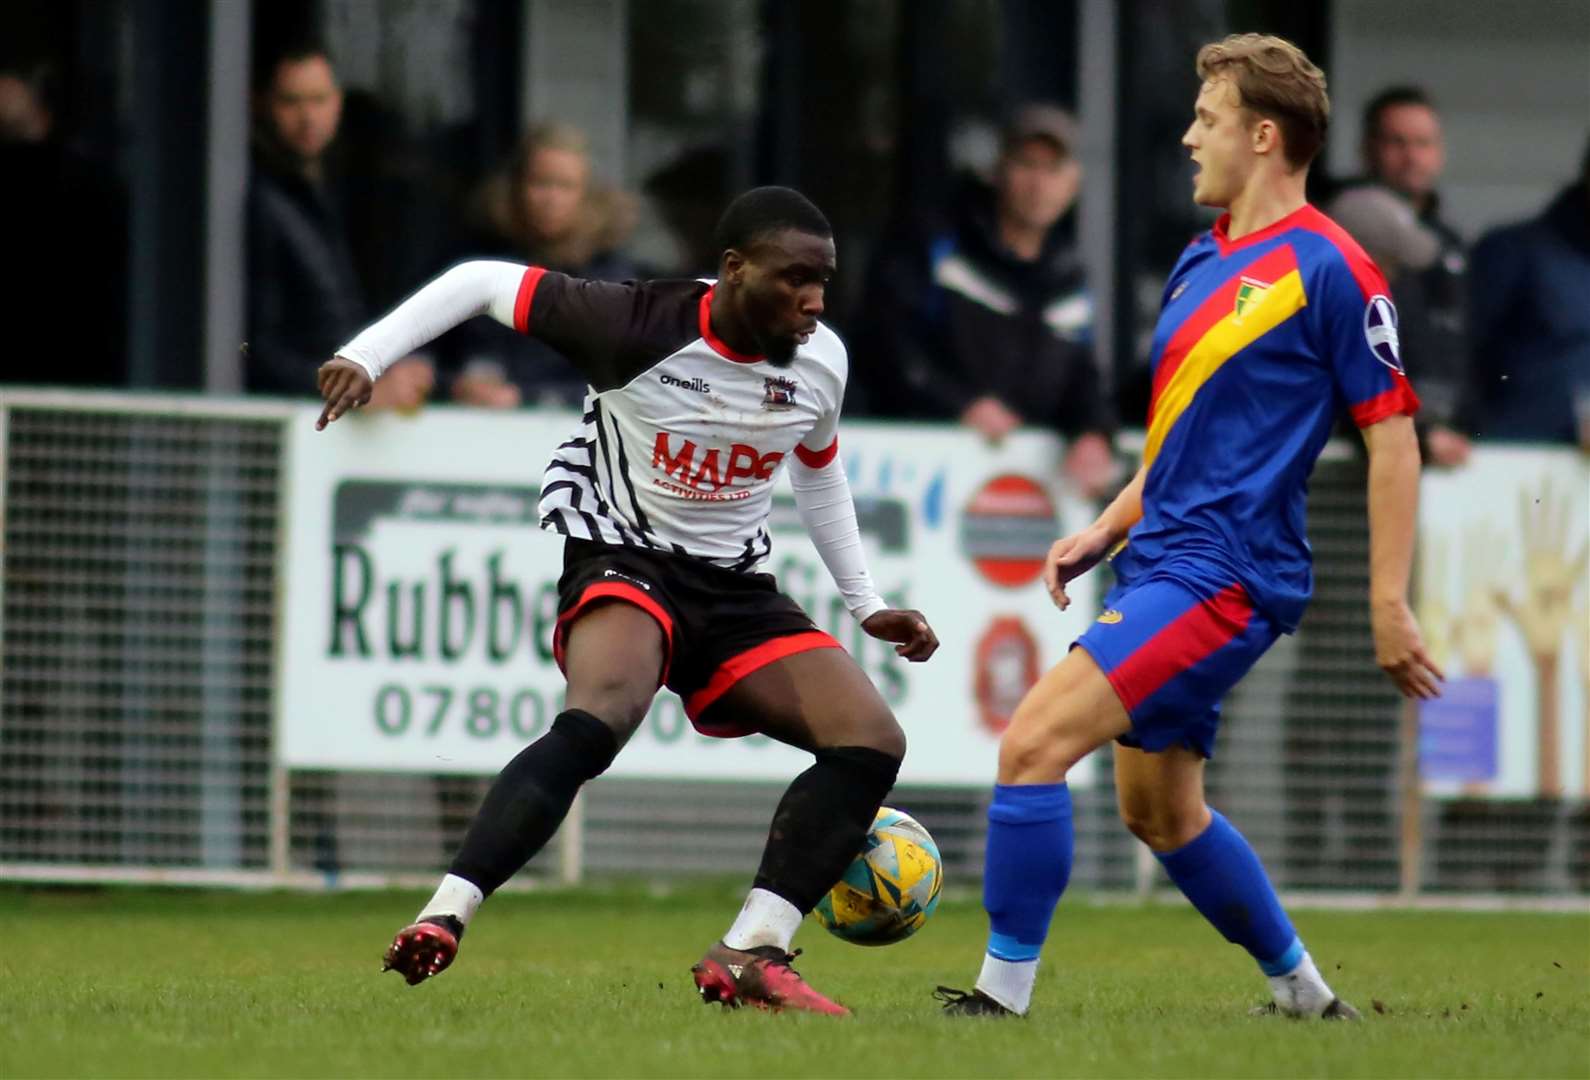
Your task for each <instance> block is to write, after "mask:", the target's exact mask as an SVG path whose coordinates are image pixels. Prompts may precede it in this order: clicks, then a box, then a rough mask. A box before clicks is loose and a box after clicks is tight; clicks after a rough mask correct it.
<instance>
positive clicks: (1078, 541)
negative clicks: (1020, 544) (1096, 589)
mask: <svg viewBox="0 0 1590 1080" xmlns="http://www.w3.org/2000/svg"><path fill="white" fill-rule="evenodd" d="M1147 472H1148V467H1147V466H1143V467H1142V468H1139V469H1138V470H1137V475H1136V476H1134V477H1132V482H1131V483H1130V484H1127V485H1126V487H1124V488H1122V489H1121V493H1120V494H1119V495H1117V496H1116V497H1115V498H1114V500H1113V501H1111V503H1110V505H1109V506H1106V507H1105V508H1104V512H1103V513H1102V514H1100V515H1099V516H1098V519H1097V520H1095V521H1094V522H1093V524H1091V525H1089V526H1088V527H1087V528H1085V529H1083V530H1082V531H1081V532H1074V533H1072V534H1071V535H1070V536H1062V537H1061V538H1060V539H1058V540H1056V541H1055V542H1054V544H1053V545H1051V546H1050V548H1049V554H1048V556H1047V557H1045V559H1044V561H1043V584H1044V587H1045V588H1047V589H1048V590H1049V597H1050V599H1052V600H1053V601H1054V602H1055V606H1056V607H1058V608H1059V609H1060V610H1061V611H1064V610H1065V609H1066V608H1068V607H1070V606H1071V597H1069V596H1067V595H1066V583H1067V582H1069V581H1071V580H1072V579H1073V578H1078V577H1081V576H1082V575H1083V574H1085V573H1087V572H1088V571H1089V570H1091V569H1093V568H1094V567H1095V566H1097V565H1098V564H1099V563H1101V562H1103V561H1104V558H1105V556H1107V555H1109V553H1110V552H1112V551H1114V550H1115V548H1116V547H1118V546H1119V545H1120V543H1121V541H1122V540H1125V539H1126V534H1127V533H1128V532H1129V531H1130V530H1131V528H1132V526H1133V525H1136V524H1137V522H1138V520H1139V519H1140V518H1141V517H1142V516H1143V477H1144V475H1146V474H1147Z"/></svg>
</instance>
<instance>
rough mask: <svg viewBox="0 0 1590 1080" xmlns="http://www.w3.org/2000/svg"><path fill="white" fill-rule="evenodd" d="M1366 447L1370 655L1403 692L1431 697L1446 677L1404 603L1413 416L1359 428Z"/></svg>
mask: <svg viewBox="0 0 1590 1080" xmlns="http://www.w3.org/2000/svg"><path fill="white" fill-rule="evenodd" d="M1363 434H1364V443H1365V445H1366V446H1368V448H1369V608H1370V625H1371V627H1372V628H1373V631H1374V637H1375V660H1376V662H1377V663H1379V664H1380V668H1381V670H1382V671H1384V672H1385V673H1386V674H1387V675H1389V676H1390V677H1391V681H1392V682H1394V683H1396V684H1397V689H1398V690H1401V691H1402V693H1403V696H1405V697H1411V698H1433V697H1438V696H1439V695H1440V693H1441V689H1440V686H1439V682H1440V680H1441V679H1443V678H1445V676H1444V675H1442V674H1441V669H1440V668H1439V667H1437V666H1436V663H1435V661H1434V660H1432V659H1431V658H1430V654H1429V650H1428V649H1426V648H1425V644H1424V636H1423V635H1422V634H1421V633H1420V632H1419V622H1418V620H1417V619H1415V618H1414V616H1413V609H1412V608H1411V607H1409V605H1408V578H1409V574H1410V572H1411V569H1412V566H1413V542H1414V533H1415V530H1416V528H1417V523H1418V513H1419V440H1418V437H1417V436H1416V435H1415V434H1414V431H1413V419H1412V418H1411V417H1408V416H1390V417H1387V418H1386V419H1384V420H1382V421H1380V422H1379V423H1376V424H1371V425H1370V426H1368V427H1366V428H1364V429H1363Z"/></svg>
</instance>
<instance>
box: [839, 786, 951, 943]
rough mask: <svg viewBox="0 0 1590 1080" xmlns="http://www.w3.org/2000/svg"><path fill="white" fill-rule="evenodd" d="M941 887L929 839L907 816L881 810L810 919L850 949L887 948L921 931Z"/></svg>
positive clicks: (935, 850)
mask: <svg viewBox="0 0 1590 1080" xmlns="http://www.w3.org/2000/svg"><path fill="white" fill-rule="evenodd" d="M943 887H944V866H943V863H942V862H941V861H940V859H939V846H938V845H937V844H935V843H934V842H933V837H932V836H930V835H929V834H928V831H927V830H926V829H924V828H923V827H922V825H921V824H920V823H919V822H918V821H917V820H916V819H915V818H913V817H911V815H909V814H905V813H902V812H901V811H899V810H894V809H891V808H890V807H887V806H885V807H883V808H882V809H880V810H879V811H878V816H877V817H876V818H874V819H873V822H872V828H871V829H869V830H868V831H867V836H866V839H865V840H864V841H863V842H862V848H861V853H860V854H859V855H857V856H856V858H855V861H854V862H852V863H851V864H850V866H849V867H848V868H847V869H846V870H845V875H844V877H842V878H840V879H839V883H838V884H837V885H835V886H834V887H833V888H832V889H830V890H829V891H828V894H827V895H826V896H824V897H823V898H822V899H821V900H819V901H818V902H817V908H816V911H815V914H816V915H817V921H818V922H820V923H822V924H823V927H824V928H825V929H827V931H828V932H829V933H830V934H833V935H834V936H835V937H839V938H843V939H844V940H846V941H848V942H851V943H852V944H855V945H892V944H894V943H895V942H896V941H904V940H905V939H906V938H908V937H910V936H911V935H912V934H914V933H916V932H917V931H918V930H920V929H921V928H922V924H923V923H925V922H927V920H928V916H929V915H931V914H933V909H934V908H936V907H938V904H939V891H940V890H941V889H942V888H943Z"/></svg>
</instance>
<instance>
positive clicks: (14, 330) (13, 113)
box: [0, 63, 127, 386]
mask: <svg viewBox="0 0 1590 1080" xmlns="http://www.w3.org/2000/svg"><path fill="white" fill-rule="evenodd" d="M52 78H53V76H52V71H51V69H50V67H49V65H47V64H43V63H39V64H23V65H17V66H6V67H0V233H3V235H4V241H3V243H4V250H5V256H6V262H7V263H9V264H10V265H11V268H12V277H11V279H10V284H8V285H7V286H6V287H5V288H4V289H3V290H0V322H3V323H4V325H5V327H6V334H7V338H8V340H7V343H6V355H7V359H6V362H5V364H4V366H3V369H0V370H3V371H4V375H3V376H0V379H3V381H5V382H22V383H55V384H61V383H69V384H73V385H79V386H119V385H122V384H124V383H125V382H126V380H127V364H126V346H127V341H126V301H127V216H126V198H125V195H124V193H123V191H122V190H121V188H120V186H119V185H118V184H117V182H116V181H115V180H114V179H113V177H114V174H113V173H112V172H111V171H110V170H109V169H107V168H105V167H104V166H102V165H100V164H98V163H96V162H94V161H92V160H90V159H89V158H88V157H86V156H84V155H83V154H81V153H79V152H78V150H77V149H76V148H74V147H73V146H71V145H70V144H69V143H68V141H67V140H66V138H65V137H64V136H63V134H62V132H61V127H60V124H59V122H58V118H57V110H56V103H55V101H54V94H53V93H52V86H51V83H52ZM66 282H71V286H70V287H66V286H65V284H64V283H66ZM84 297H93V307H94V316H93V318H90V319H84V318H83V317H82V303H83V298H84ZM62 327H71V328H72V329H71V335H70V341H69V342H63V341H62V337H61V328H62ZM63 345H66V346H67V347H68V349H69V353H68V356H67V361H66V362H65V363H61V362H59V361H60V353H61V349H62V347H63Z"/></svg>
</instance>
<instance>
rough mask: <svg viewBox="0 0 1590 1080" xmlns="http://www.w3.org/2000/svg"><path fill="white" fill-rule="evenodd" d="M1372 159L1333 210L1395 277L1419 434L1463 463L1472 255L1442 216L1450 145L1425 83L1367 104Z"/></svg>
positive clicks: (1431, 453)
mask: <svg viewBox="0 0 1590 1080" xmlns="http://www.w3.org/2000/svg"><path fill="white" fill-rule="evenodd" d="M1363 158H1364V176H1363V177H1362V178H1361V179H1359V180H1356V181H1353V182H1352V183H1350V184H1349V185H1348V186H1347V187H1346V188H1345V190H1343V191H1342V192H1341V193H1340V194H1338V195H1337V196H1336V198H1334V199H1333V200H1332V201H1331V202H1330V205H1329V207H1328V208H1327V209H1328V212H1329V213H1330V216H1331V217H1333V218H1335V219H1336V222H1337V223H1338V224H1339V225H1341V226H1342V227H1343V228H1345V229H1346V230H1347V231H1348V232H1349V233H1351V234H1352V237H1353V239H1355V240H1357V241H1358V242H1359V244H1361V245H1363V248H1364V250H1365V251H1367V252H1368V253H1369V255H1370V257H1371V258H1373V259H1374V260H1375V262H1376V263H1378V264H1379V265H1380V268H1381V270H1382V271H1383V272H1384V273H1385V275H1386V279H1387V281H1388V282H1389V284H1390V285H1391V292H1392V299H1393V301H1394V302H1395V303H1396V305H1397V331H1398V335H1399V337H1400V339H1401V340H1400V344H1401V348H1402V362H1403V366H1404V367H1406V368H1407V371H1408V376H1409V378H1411V379H1413V381H1414V382H1415V384H1416V385H1417V386H1418V387H1419V397H1420V400H1421V401H1422V403H1423V408H1422V409H1421V410H1420V423H1419V435H1420V441H1421V442H1422V443H1423V445H1424V451H1425V457H1426V459H1427V460H1429V461H1430V462H1431V463H1433V464H1436V465H1442V466H1448V467H1450V466H1454V465H1461V464H1463V462H1464V461H1466V460H1468V456H1469V450H1470V445H1469V437H1468V435H1467V434H1466V432H1468V431H1470V430H1471V429H1472V422H1473V418H1472V415H1471V402H1470V401H1469V398H1468V391H1469V387H1470V381H1469V373H1468V355H1469V352H1468V343H1467V341H1466V340H1465V328H1464V301H1465V289H1466V283H1465V280H1464V279H1465V276H1466V274H1467V269H1468V268H1467V258H1466V255H1465V250H1464V244H1463V240H1462V238H1461V237H1460V236H1459V235H1458V233H1457V230H1456V229H1454V228H1452V227H1451V226H1450V225H1449V224H1447V223H1446V222H1445V221H1443V220H1442V219H1441V216H1440V211H1441V198H1440V195H1439V193H1438V192H1437V191H1436V183H1437V181H1439V180H1440V177H1441V172H1442V170H1443V168H1444V167H1445V165H1446V149H1445V146H1444V144H1443V141H1442V134H1441V117H1440V115H1439V114H1438V113H1437V111H1436V108H1435V105H1434V103H1433V102H1432V101H1431V100H1430V98H1429V97H1428V96H1427V95H1426V94H1425V92H1424V91H1423V90H1421V89H1419V88H1417V87H1413V86H1394V87H1391V88H1389V89H1386V90H1383V91H1381V92H1380V93H1379V94H1377V95H1375V97H1374V98H1373V99H1372V100H1371V101H1370V102H1369V104H1368V105H1367V106H1366V107H1365V108H1364V120H1363Z"/></svg>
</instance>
